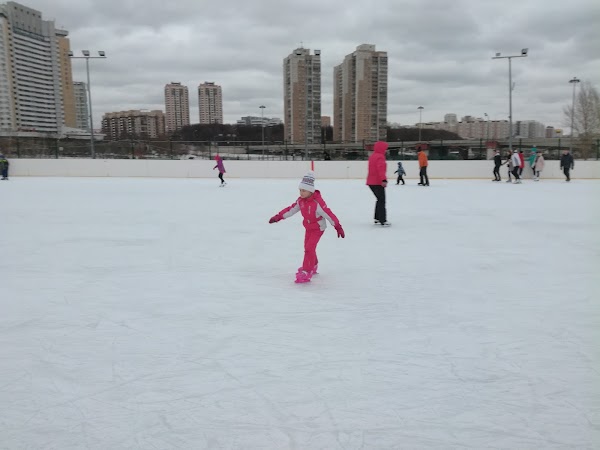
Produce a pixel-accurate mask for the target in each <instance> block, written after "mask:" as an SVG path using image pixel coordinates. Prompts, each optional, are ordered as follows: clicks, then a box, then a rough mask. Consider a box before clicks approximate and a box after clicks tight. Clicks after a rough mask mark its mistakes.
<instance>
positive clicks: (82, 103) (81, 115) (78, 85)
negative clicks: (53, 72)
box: [73, 81, 90, 131]
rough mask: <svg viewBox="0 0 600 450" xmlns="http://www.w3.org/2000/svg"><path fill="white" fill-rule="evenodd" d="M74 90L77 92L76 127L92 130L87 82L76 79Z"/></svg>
mask: <svg viewBox="0 0 600 450" xmlns="http://www.w3.org/2000/svg"><path fill="white" fill-rule="evenodd" d="M73 92H74V94H75V128H80V129H82V130H88V131H90V112H89V108H88V93H87V84H85V83H83V82H81V81H74V82H73Z"/></svg>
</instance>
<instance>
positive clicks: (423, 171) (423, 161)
mask: <svg viewBox="0 0 600 450" xmlns="http://www.w3.org/2000/svg"><path fill="white" fill-rule="evenodd" d="M418 155H419V177H420V178H421V182H420V183H418V184H419V186H429V177H428V176H427V166H428V165H429V160H428V159H427V155H426V154H425V152H424V151H423V149H419V153H418Z"/></svg>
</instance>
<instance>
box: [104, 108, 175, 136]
mask: <svg viewBox="0 0 600 450" xmlns="http://www.w3.org/2000/svg"><path fill="white" fill-rule="evenodd" d="M102 133H104V134H105V135H106V138H107V139H109V140H119V139H130V138H141V139H144V138H146V139H147V138H158V137H161V136H163V135H164V134H165V114H164V113H163V112H162V111H161V110H152V111H142V110H131V111H119V112H112V113H106V114H104V116H103V117H102Z"/></svg>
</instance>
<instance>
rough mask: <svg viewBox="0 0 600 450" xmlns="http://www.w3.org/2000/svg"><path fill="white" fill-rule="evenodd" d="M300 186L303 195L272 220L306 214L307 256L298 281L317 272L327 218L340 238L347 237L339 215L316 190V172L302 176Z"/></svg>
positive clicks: (277, 220)
mask: <svg viewBox="0 0 600 450" xmlns="http://www.w3.org/2000/svg"><path fill="white" fill-rule="evenodd" d="M298 188H299V189H300V197H298V199H297V200H296V201H295V202H294V203H292V205H290V206H288V207H287V208H285V209H283V210H281V211H279V212H278V213H277V214H275V215H274V216H273V217H271V219H269V223H275V222H279V221H280V220H283V219H287V218H288V217H291V216H293V215H294V214H296V213H297V212H300V213H302V217H303V218H304V220H303V221H302V225H304V228H305V230H306V232H305V234H304V260H303V262H302V267H300V268H299V269H298V273H296V283H306V282H308V281H310V280H311V278H312V276H313V275H314V274H315V273H317V266H318V263H319V260H318V258H317V244H318V243H319V240H320V239H321V236H323V233H324V232H325V229H326V228H327V222H329V223H331V225H333V227H334V228H335V230H336V231H337V236H338V238H340V237H341V238H344V237H345V236H346V234H345V233H344V229H343V228H342V225H341V224H340V221H339V220H338V218H337V217H336V216H335V214H333V212H331V210H330V209H329V208H328V207H327V204H326V203H325V201H324V200H323V197H321V192H319V191H318V190H315V175H314V173H313V172H308V173H307V174H306V175H305V176H304V178H302V181H301V182H300V185H299V186H298Z"/></svg>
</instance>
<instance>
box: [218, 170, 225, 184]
mask: <svg viewBox="0 0 600 450" xmlns="http://www.w3.org/2000/svg"><path fill="white" fill-rule="evenodd" d="M219 179H220V180H221V184H223V183H225V180H224V179H223V174H222V173H221V172H219Z"/></svg>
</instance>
